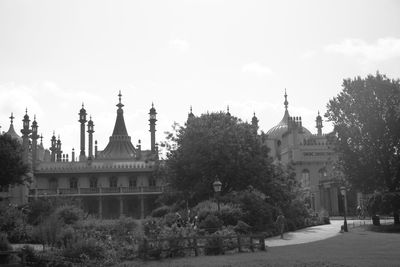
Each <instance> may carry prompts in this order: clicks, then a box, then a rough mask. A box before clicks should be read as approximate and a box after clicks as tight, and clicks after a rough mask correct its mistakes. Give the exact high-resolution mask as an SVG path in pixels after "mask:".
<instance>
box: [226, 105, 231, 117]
mask: <svg viewBox="0 0 400 267" xmlns="http://www.w3.org/2000/svg"><path fill="white" fill-rule="evenodd" d="M226 115H228V116H230V115H231V113H230V112H229V106H227V107H226Z"/></svg>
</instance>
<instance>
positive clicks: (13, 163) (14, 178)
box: [0, 134, 28, 186]
mask: <svg viewBox="0 0 400 267" xmlns="http://www.w3.org/2000/svg"><path fill="white" fill-rule="evenodd" d="M27 172H28V166H27V165H26V164H25V163H24V162H23V161H22V147H21V145H20V143H18V141H17V140H15V139H12V138H11V136H9V135H8V134H3V135H0V186H8V185H15V184H23V183H24V181H25V180H26V179H27V177H26V173H27Z"/></svg>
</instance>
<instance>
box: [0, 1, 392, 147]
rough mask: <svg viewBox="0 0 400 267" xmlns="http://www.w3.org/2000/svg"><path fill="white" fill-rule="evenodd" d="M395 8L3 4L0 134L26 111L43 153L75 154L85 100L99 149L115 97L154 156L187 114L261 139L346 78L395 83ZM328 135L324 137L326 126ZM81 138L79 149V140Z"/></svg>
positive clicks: (310, 109) (309, 116) (371, 4)
mask: <svg viewBox="0 0 400 267" xmlns="http://www.w3.org/2000/svg"><path fill="white" fill-rule="evenodd" d="M399 14H400V1H395V0H392V1H390V0H383V1H370V0H360V1H348V0H335V1H321V0H312V1H311V0H303V1H266V0H264V1H252V0H243V1H236V0H226V1H224V0H180V1H178V0H176V1H165V0H159V1H154V0H146V1H140V0H137V1H111V0H107V1H106V0H94V1H85V0H79V1H76V0H68V1H57V0H46V1H45V0H35V1H34V0H24V1H21V0H1V1H0V126H1V131H7V130H8V128H9V124H10V120H9V117H10V114H11V112H13V114H14V116H15V120H14V125H15V128H16V129H18V131H19V129H20V128H21V127H22V119H23V116H24V114H25V109H27V110H28V115H29V116H30V118H31V120H33V117H34V115H36V120H37V122H38V125H39V133H42V134H43V137H44V138H43V143H44V146H45V147H49V146H50V138H51V136H52V134H53V131H55V134H56V136H58V135H59V136H60V138H61V141H62V144H63V145H62V148H63V151H64V153H69V154H70V153H71V150H72V148H75V150H76V151H78V150H79V146H80V144H79V142H80V141H79V138H80V132H79V131H80V125H79V122H78V119H79V118H78V113H79V110H80V108H81V105H82V103H84V105H85V109H86V110H87V113H88V115H91V116H92V120H93V121H94V125H95V126H94V130H95V133H94V139H95V140H98V145H99V150H103V149H104V148H105V146H106V145H107V143H108V138H109V136H110V135H111V134H112V131H113V128H114V124H115V118H116V110H117V107H116V106H115V105H116V104H117V103H118V92H119V90H121V93H122V103H123V104H124V105H125V106H124V117H125V123H126V126H127V130H128V133H129V135H130V136H131V137H132V143H133V144H134V145H136V144H137V140H139V139H141V141H142V148H143V149H149V148H150V133H149V122H148V119H149V115H148V112H149V109H150V108H151V105H152V103H154V107H155V108H156V110H157V113H158V114H157V119H158V121H157V135H156V138H157V141H158V142H160V141H163V140H164V139H165V134H164V132H165V131H171V129H172V128H171V125H172V124H173V123H174V122H177V123H179V124H181V125H183V124H184V122H185V121H186V119H187V115H188V112H189V109H190V106H192V107H193V113H194V114H195V115H200V114H202V113H206V112H219V111H226V108H227V106H229V108H230V113H231V114H232V115H234V116H237V117H239V118H241V119H242V120H243V121H251V118H252V116H253V112H255V114H256V116H257V117H258V119H259V126H260V131H261V130H262V131H264V132H267V131H268V130H269V129H270V128H272V127H273V126H274V125H276V124H277V123H278V122H279V121H280V120H281V118H282V117H283V114H284V106H283V102H284V97H283V95H284V92H285V89H286V90H287V94H288V101H289V113H290V115H292V116H301V117H302V121H303V126H305V127H306V128H308V129H309V130H310V131H311V132H313V133H316V128H315V117H316V116H317V113H318V111H320V112H321V114H324V113H325V112H326V105H327V103H328V102H329V100H330V99H332V98H333V97H335V96H336V95H337V94H338V93H339V92H340V91H341V89H342V87H341V85H342V82H343V79H347V78H354V77H356V76H361V77H366V76H367V75H368V74H375V73H376V72H377V71H379V72H380V73H383V74H386V75H387V76H388V77H389V78H393V79H398V78H400V16H399ZM324 126H325V127H324V129H323V130H324V132H329V131H331V130H332V125H331V124H330V123H329V122H326V121H325V122H324ZM86 142H87V141H86Z"/></svg>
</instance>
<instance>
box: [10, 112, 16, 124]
mask: <svg viewBox="0 0 400 267" xmlns="http://www.w3.org/2000/svg"><path fill="white" fill-rule="evenodd" d="M14 119H15V117H14V115H13V113H12V112H11V116H10V120H11V124H13V121H14Z"/></svg>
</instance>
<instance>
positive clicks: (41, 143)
mask: <svg viewBox="0 0 400 267" xmlns="http://www.w3.org/2000/svg"><path fill="white" fill-rule="evenodd" d="M40 145H41V146H43V134H40Z"/></svg>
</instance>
